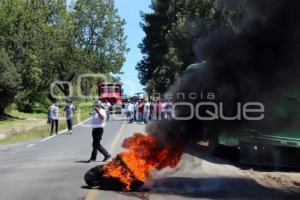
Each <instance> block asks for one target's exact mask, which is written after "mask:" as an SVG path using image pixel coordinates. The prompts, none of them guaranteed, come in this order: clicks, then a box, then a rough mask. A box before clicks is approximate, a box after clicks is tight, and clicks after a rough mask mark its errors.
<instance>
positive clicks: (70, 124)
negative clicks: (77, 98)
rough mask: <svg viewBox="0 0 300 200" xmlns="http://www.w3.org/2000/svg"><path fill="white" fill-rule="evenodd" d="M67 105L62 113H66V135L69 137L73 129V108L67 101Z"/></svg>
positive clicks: (70, 102) (69, 101)
mask: <svg viewBox="0 0 300 200" xmlns="http://www.w3.org/2000/svg"><path fill="white" fill-rule="evenodd" d="M67 103H68V104H67V105H66V106H65V108H64V111H65V112H66V120H67V125H68V133H69V134H70V135H71V134H72V129H73V117H74V112H75V106H74V105H73V104H72V101H71V100H68V101H67Z"/></svg>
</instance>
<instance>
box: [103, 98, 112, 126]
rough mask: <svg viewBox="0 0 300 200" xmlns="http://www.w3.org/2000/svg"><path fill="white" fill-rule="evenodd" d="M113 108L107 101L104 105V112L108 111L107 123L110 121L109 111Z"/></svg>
mask: <svg viewBox="0 0 300 200" xmlns="http://www.w3.org/2000/svg"><path fill="white" fill-rule="evenodd" d="M110 108H111V104H110V103H109V102H108V101H107V100H105V103H104V110H105V111H106V121H109V110H110Z"/></svg>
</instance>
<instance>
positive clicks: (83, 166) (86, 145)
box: [0, 117, 299, 200]
mask: <svg viewBox="0 0 300 200" xmlns="http://www.w3.org/2000/svg"><path fill="white" fill-rule="evenodd" d="M89 123H90V122H89V121H86V122H84V123H83V124H81V125H79V126H76V127H75V129H74V133H73V135H67V134H65V133H62V134H60V135H58V136H55V137H49V138H45V139H43V140H34V141H30V142H26V143H21V144H14V145H2V146H0V199H4V200H20V199H23V200H64V199H66V200H69V199H70V200H77V199H78V200H83V199H86V200H97V199H105V200H109V199H120V200H127V199H153V200H154V199H164V200H167V199H172V200H175V199H190V198H196V199H293V198H294V199H297V198H298V197H299V196H298V193H294V192H290V191H288V188H281V187H277V188H276V187H273V186H272V185H270V186H268V184H265V183H264V182H263V181H259V180H256V179H255V178H256V176H257V175H256V174H255V173H254V172H253V173H251V170H250V171H249V170H247V171H245V170H241V169H240V168H238V167H235V166H233V165H231V164H230V163H228V162H227V161H225V160H222V159H219V158H214V157H211V156H207V155H206V154H204V153H202V152H203V151H202V150H201V149H199V148H201V147H199V146H198V145H197V144H190V145H189V147H188V148H187V149H186V153H185V154H184V156H183V158H182V161H181V163H180V164H179V165H178V167H177V168H176V169H165V170H163V171H160V172H153V177H154V180H153V181H151V182H149V183H147V184H146V186H145V189H147V190H149V191H144V192H135V193H128V192H121V191H120V192H113V191H102V190H98V189H89V188H87V187H86V185H85V183H84V181H83V175H84V174H85V172H86V171H87V170H89V169H90V168H92V167H94V166H95V165H99V164H102V162H100V161H101V160H102V159H103V157H102V155H100V154H99V155H98V161H97V162H96V163H86V162H85V161H86V160H88V159H89V157H90V153H91V143H92V138H91V128H90V127H88V125H89ZM144 128H145V127H144V125H139V124H135V123H133V124H128V123H127V122H126V121H125V120H124V118H120V119H116V118H114V117H112V120H111V121H110V122H109V124H108V126H107V127H106V129H105V133H104V136H103V140H102V143H103V144H104V146H105V147H106V148H107V149H108V150H109V151H110V152H111V153H112V154H113V155H116V154H117V153H118V152H120V151H121V147H120V146H121V142H122V140H123V139H124V138H126V137H129V136H131V135H132V134H133V133H134V132H142V131H143V130H144Z"/></svg>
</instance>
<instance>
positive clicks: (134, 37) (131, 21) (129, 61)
mask: <svg viewBox="0 0 300 200" xmlns="http://www.w3.org/2000/svg"><path fill="white" fill-rule="evenodd" d="M150 3H151V0H115V5H116V8H117V9H118V14H119V15H120V16H121V17H122V18H123V19H125V20H126V22H127V24H126V26H125V34H126V35H127V37H128V38H127V46H128V48H130V52H129V53H128V54H127V55H126V63H125V64H124V66H123V68H122V71H123V72H124V75H121V79H122V81H123V83H124V93H125V94H127V95H131V93H135V92H141V91H142V89H143V87H142V86H141V85H140V83H139V80H138V77H137V75H138V73H137V71H136V70H135V66H136V64H137V63H138V61H140V60H141V59H142V54H141V52H140V49H139V48H138V44H139V43H140V42H141V41H142V39H143V38H144V37H145V34H144V32H143V30H142V29H141V27H140V22H141V21H142V19H141V16H140V11H143V12H151V9H150V8H149V5H150Z"/></svg>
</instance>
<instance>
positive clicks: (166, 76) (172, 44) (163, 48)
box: [136, 0, 243, 93]
mask: <svg viewBox="0 0 300 200" xmlns="http://www.w3.org/2000/svg"><path fill="white" fill-rule="evenodd" d="M151 8H152V9H153V12H152V13H148V14H146V13H144V14H142V17H143V20H144V23H143V24H142V28H143V30H144V32H145V33H146V37H145V38H144V40H143V42H142V43H141V44H140V46H139V47H140V49H141V50H142V53H143V54H144V57H143V59H142V60H141V61H140V62H139V63H138V65H137V67H136V68H137V70H138V71H139V78H140V80H141V83H142V84H143V85H146V86H147V90H148V92H150V93H151V92H160V93H163V92H165V91H166V90H167V88H168V86H169V85H170V84H172V82H173V81H174V79H175V75H176V74H177V73H181V72H182V71H184V70H185V68H186V66H187V65H189V64H191V63H193V62H196V61H197V60H196V56H195V54H194V51H193V45H194V43H195V42H196V41H197V40H198V39H200V38H202V37H205V36H207V35H208V33H209V32H212V31H214V30H216V29H228V30H234V29H236V25H237V24H238V23H239V22H240V20H241V19H242V17H243V15H242V11H241V10H240V8H239V7H234V8H233V7H226V6H225V5H224V4H223V3H222V1H219V0H153V1H152V4H151Z"/></svg>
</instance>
